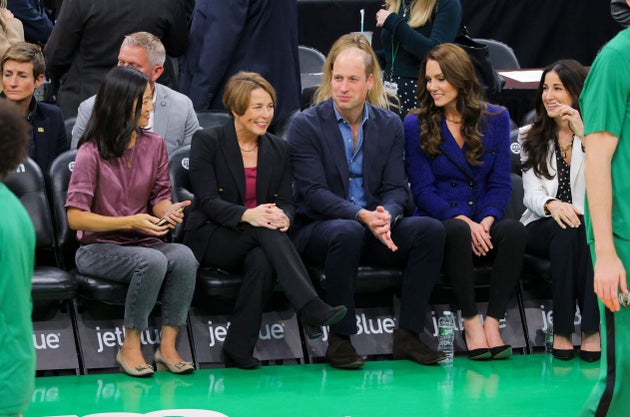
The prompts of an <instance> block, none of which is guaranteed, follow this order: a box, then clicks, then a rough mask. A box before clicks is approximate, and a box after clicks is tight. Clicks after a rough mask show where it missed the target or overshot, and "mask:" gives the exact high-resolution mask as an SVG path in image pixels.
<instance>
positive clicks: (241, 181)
mask: <svg viewBox="0 0 630 417" xmlns="http://www.w3.org/2000/svg"><path fill="white" fill-rule="evenodd" d="M220 149H221V152H223V154H224V157H225V160H226V161H227V162H228V169H229V170H230V173H231V174H232V178H233V179H234V182H235V183H236V187H237V188H238V191H239V196H240V201H238V202H236V203H237V204H243V202H244V201H245V168H244V166H243V157H242V156H241V151H240V149H239V147H238V139H236V130H235V129H234V123H227V124H225V125H224V126H223V132H222V137H221V147H220Z"/></svg>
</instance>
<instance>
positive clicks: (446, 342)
mask: <svg viewBox="0 0 630 417" xmlns="http://www.w3.org/2000/svg"><path fill="white" fill-rule="evenodd" d="M454 340H455V319H454V318H453V313H451V312H450V311H445V312H444V313H442V316H441V317H440V318H439V320H438V351H440V352H444V354H445V355H446V358H445V359H443V360H442V363H451V362H453V353H454V352H453V342H454Z"/></svg>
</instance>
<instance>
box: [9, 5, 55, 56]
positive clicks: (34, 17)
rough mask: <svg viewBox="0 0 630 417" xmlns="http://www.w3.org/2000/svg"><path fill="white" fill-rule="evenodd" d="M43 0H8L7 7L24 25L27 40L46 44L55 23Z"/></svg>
mask: <svg viewBox="0 0 630 417" xmlns="http://www.w3.org/2000/svg"><path fill="white" fill-rule="evenodd" d="M43 3H44V2H43V1H42V0H8V1H7V9H9V10H10V11H11V13H13V16H15V17H16V18H17V19H18V20H19V21H20V22H22V27H24V40H25V41H26V42H31V43H38V44H41V45H43V44H45V43H46V41H47V40H48V37H49V36H50V32H52V30H53V23H52V21H51V20H50V17H49V16H48V14H47V13H46V8H45V6H44V4H43Z"/></svg>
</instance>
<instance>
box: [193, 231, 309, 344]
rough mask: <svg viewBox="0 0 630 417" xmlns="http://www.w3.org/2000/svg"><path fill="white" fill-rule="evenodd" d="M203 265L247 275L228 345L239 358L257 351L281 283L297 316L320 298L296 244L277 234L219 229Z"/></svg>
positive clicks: (210, 244) (276, 232) (238, 299)
mask: <svg viewBox="0 0 630 417" xmlns="http://www.w3.org/2000/svg"><path fill="white" fill-rule="evenodd" d="M201 264H202V265H204V266H214V267H217V268H221V269H225V270H227V271H230V272H242V273H243V281H242V283H241V286H240V288H239V292H238V297H237V299H236V305H235V306H234V311H233V313H232V317H231V320H230V328H229V331H228V335H227V337H226V340H225V343H224V346H225V347H226V349H228V350H229V351H230V352H231V353H232V354H234V355H235V356H251V354H252V352H253V351H254V347H255V345H256V341H257V340H258V331H259V330H260V324H261V321H262V314H263V308H264V306H265V304H266V303H267V301H268V300H269V298H270V296H271V293H272V290H273V285H274V279H275V278H276V277H277V279H278V283H279V284H280V286H281V287H282V289H283V290H284V293H285V295H286V296H287V299H288V300H289V302H290V303H291V304H292V305H293V308H295V310H296V311H299V310H300V309H301V308H302V307H303V306H304V305H305V304H306V303H307V302H309V301H310V300H312V299H313V298H315V297H317V293H316V292H315V289H314V288H313V284H312V283H311V280H310V278H309V275H308V272H307V271H306V268H305V267H304V264H303V263H302V260H301V258H300V255H299V254H298V252H297V251H296V250H295V247H294V246H293V242H292V241H291V239H289V237H288V236H287V235H286V233H283V232H280V231H277V230H270V229H267V228H264V227H253V226H250V225H248V224H246V225H243V226H242V227H241V230H239V231H236V230H233V229H228V228H220V229H218V230H216V231H215V232H214V233H213V234H212V238H211V240H210V241H209V242H208V247H207V249H206V253H205V255H204V257H203V260H202V262H201Z"/></svg>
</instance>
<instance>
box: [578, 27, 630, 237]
mask: <svg viewBox="0 0 630 417" xmlns="http://www.w3.org/2000/svg"><path fill="white" fill-rule="evenodd" d="M580 108H581V110H582V118H583V120H584V134H585V135H587V134H589V133H595V132H602V131H606V132H609V133H612V134H613V135H615V136H616V137H617V138H618V139H619V142H618V145H617V149H616V150H615V154H614V155H613V159H612V167H611V175H612V198H613V201H612V228H613V234H614V236H615V238H619V239H623V240H630V28H628V29H625V30H622V31H621V32H619V33H618V34H617V36H615V37H614V38H613V39H612V40H611V41H610V42H608V44H606V46H604V48H603V49H602V50H601V52H600V53H599V55H598V56H597V58H596V59H595V61H594V62H593V65H592V66H591V70H590V71H589V74H588V77H587V78H586V81H585V83H584V89H583V90H582V94H581V95H580ZM589 139H590V138H589ZM588 146H591V145H590V144H589V145H588ZM585 214H586V216H585V223H586V226H587V228H586V230H587V232H586V233H587V239H588V241H589V243H591V242H592V241H593V232H592V227H591V222H590V214H589V210H588V204H587V205H586V209H585Z"/></svg>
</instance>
